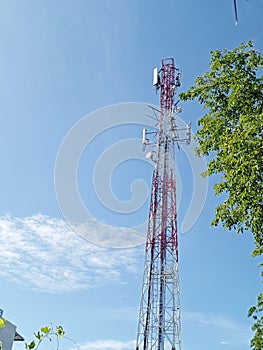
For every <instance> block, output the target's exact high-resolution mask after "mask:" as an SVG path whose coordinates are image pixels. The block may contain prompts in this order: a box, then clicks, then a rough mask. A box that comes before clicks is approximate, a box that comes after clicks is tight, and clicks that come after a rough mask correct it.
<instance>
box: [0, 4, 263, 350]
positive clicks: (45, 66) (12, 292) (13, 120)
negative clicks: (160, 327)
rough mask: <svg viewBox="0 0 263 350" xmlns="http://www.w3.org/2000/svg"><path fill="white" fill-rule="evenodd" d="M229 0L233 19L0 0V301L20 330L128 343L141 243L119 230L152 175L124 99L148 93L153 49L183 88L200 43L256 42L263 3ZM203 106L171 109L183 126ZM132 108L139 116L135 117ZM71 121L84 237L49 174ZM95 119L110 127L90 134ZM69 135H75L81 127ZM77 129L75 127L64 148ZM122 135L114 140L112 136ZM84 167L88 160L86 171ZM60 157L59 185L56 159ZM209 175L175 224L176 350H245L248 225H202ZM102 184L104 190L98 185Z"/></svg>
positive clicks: (90, 343) (261, 43)
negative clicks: (55, 330)
mask: <svg viewBox="0 0 263 350" xmlns="http://www.w3.org/2000/svg"><path fill="white" fill-rule="evenodd" d="M237 3H238V13H239V23H238V26H235V25H234V10H233V1H231V0H222V1H209V0H203V1H194V0H184V1H183V0H181V1H180V0H164V1H155V0H154V1H148V0H145V1H139V0H133V1H131V0H130V1H128V0H82V1H81V0H74V1H73V0H71V1H69V0H63V1H62V0H57V1H52V0H44V1H33V0H23V1H22V0H20V1H19V0H12V1H8V0H3V1H1V3H0V43H1V55H0V76H1V79H0V99H1V103H0V118H1V128H0V150H1V151H0V154H1V162H2V167H1V177H0V178H1V181H0V188H1V189H0V191H1V201H0V215H1V217H0V230H1V235H0V247H1V254H0V286H1V291H0V295H1V299H0V300H1V302H0V307H1V308H3V309H4V312H5V313H4V315H5V316H6V317H7V318H8V319H9V320H10V321H11V322H13V323H15V324H16V325H17V326H18V331H19V332H20V333H21V334H23V335H24V336H25V337H26V339H31V338H32V334H33V332H34V331H36V330H37V329H39V328H40V327H41V326H43V325H48V324H50V323H51V322H52V323H53V324H62V325H63V326H64V328H65V329H66V331H67V335H68V336H69V337H70V338H73V339H74V340H75V341H76V342H77V343H79V345H80V348H81V349H83V350H86V349H87V350H88V349H89V350H113V349H120V350H130V349H134V339H135V337H136V330H137V317H138V311H139V302H140V291H141V283H142V271H143V261H144V251H143V246H142V245H139V242H141V240H143V235H140V234H139V235H138V236H137V235H136V234H135V235H134V236H133V234H134V232H131V231H130V229H131V230H132V229H133V228H134V227H135V226H139V225H143V224H144V223H145V220H146V219H147V215H148V197H147V195H146V193H147V192H146V187H145V184H148V187H149V185H150V181H151V171H152V166H151V164H150V163H149V162H146V161H143V158H144V155H143V152H142V154H141V156H139V155H138V154H139V153H138V152H137V148H136V147H137V146H136V145H137V144H138V142H137V144H136V142H135V143H134V146H133V141H132V140H133V139H135V140H137V141H138V140H139V139H140V138H141V129H142V125H141V124H140V123H139V124H138V120H140V115H139V114H138V115H137V114H136V116H135V115H134V114H131V117H128V116H129V114H128V113H130V112H131V111H133V109H132V108H130V106H129V105H128V107H127V105H126V104H125V103H127V102H136V103H139V104H140V103H143V104H145V103H146V104H155V105H158V96H156V95H155V94H154V91H153V88H152V69H153V68H154V67H155V66H158V65H160V60H161V59H162V58H164V57H171V56H172V57H175V60H176V64H177V65H178V67H179V68H180V69H181V70H182V72H183V75H182V88H181V91H183V90H185V89H187V88H188V87H189V86H190V85H191V84H192V83H193V81H194V79H195V77H196V76H198V75H200V74H202V73H203V72H204V71H205V70H206V69H208V65H209V58H210V51H211V50H213V49H224V48H228V49H232V48H234V47H236V46H237V45H239V44H240V43H241V42H246V41H247V40H253V41H254V44H255V48H256V49H258V50H260V51H262V49H263V35H262V16H261V13H262V11H263V2H262V1H261V0H249V1H245V0H238V1H237ZM119 103H124V104H125V108H126V107H127V109H126V110H125V111H126V112H127V115H126V117H123V116H122V115H121V114H120V115H119V116H122V117H123V120H120V119H118V118H119V117H118V118H117V119H118V122H120V121H122V122H123V125H117V124H118V123H117V122H116V121H112V122H111V120H113V119H107V118H106V119H105V116H104V114H105V111H106V112H107V113H108V112H109V111H111V109H110V107H108V106H111V105H115V104H119ZM139 106H141V105H139ZM143 106H145V105H143ZM117 108H118V107H117ZM142 109H143V107H142ZM126 112H125V113H126ZM107 113H106V114H107ZM202 113H203V111H202V110H201V108H200V106H198V105H197V104H196V103H191V104H184V105H183V113H182V115H180V117H181V118H182V119H184V120H185V121H186V122H188V121H191V123H192V127H193V131H195V130H196V128H197V126H196V124H197V120H198V118H199V117H200V116H201V115H202ZM85 116H86V117H85ZM83 118H84V119H83ZM103 118H104V119H103ZM109 118H111V113H109ZM112 118H113V117H112ZM129 118H130V119H131V121H130V122H129V120H130V119H129ZM141 118H142V122H141V123H142V124H143V123H144V122H145V118H146V116H145V115H142V116H141ZM80 121H85V125H86V127H87V132H90V133H91V134H92V132H94V130H96V132H95V134H94V139H92V137H91V141H90V142H89V144H88V147H86V148H85V149H84V150H83V153H82V154H81V157H80V160H79V164H78V167H77V180H78V188H79V192H80V196H81V200H82V201H83V203H84V206H85V207H86V208H87V210H88V212H89V213H90V214H91V218H94V219H96V220H95V221H92V220H90V221H89V222H88V223H87V226H86V228H85V230H86V231H85V232H86V233H87V235H88V238H91V240H92V241H93V242H94V241H95V242H96V243H98V242H97V241H96V240H97V239H98V237H100V238H99V239H100V243H101V244H100V245H98V244H94V243H92V242H90V241H89V240H87V239H83V235H82V234H81V233H78V234H77V233H76V232H74V231H73V230H72V228H71V227H70V226H69V225H68V224H67V222H65V221H64V219H63V215H62V213H61V210H60V206H59V203H58V202H57V197H56V189H55V186H54V173H55V169H56V166H55V165H56V159H57V155H58V152H59V150H61V147H62V149H63V147H64V145H65V137H66V135H70V132H71V131H72V130H73V131H77V133H76V135H77V136H78V135H79V134H78V132H80V130H81V129H82V124H77V123H79V122H80ZM104 122H105V123H106V124H107V123H108V124H107V125H109V127H108V129H107V130H105V131H104V132H102V133H100V131H101V130H102V129H103V125H104V124H103V123H104ZM76 125H77V126H76ZM83 130H84V129H83ZM85 130H86V129H85ZM81 135H82V136H81V137H83V138H84V143H85V142H86V139H85V133H84V132H83V133H82V134H81ZM81 137H79V138H78V137H75V138H74V140H73V142H72V147H75V145H78V142H80V141H81V140H82V139H81ZM63 140H64V143H63ZM66 140H67V137H66ZM124 141H125V142H126V141H128V144H127V143H126V144H125V145H126V146H125V147H124V146H123V145H124V143H120V144H119V143H118V142H124ZM139 142H140V141H139ZM61 145H62V146H61ZM129 145H130V147H129ZM117 146H118V147H119V148H118V152H117V153H116V154H117V156H119V155H121V156H122V157H124V158H122V160H123V161H122V163H121V164H119V166H118V159H117V158H115V156H114V155H110V153H107V151H109V150H111V151H114V149H115V147H117ZM76 147H77V146H76ZM112 147H113V148H112ZM72 149H73V148H72ZM120 150H122V151H123V150H125V152H127V154H126V153H125V152H124V155H123V154H122V153H121V152H120ZM103 152H106V153H103ZM186 152H188V151H186ZM67 154H68V157H69V158H68V159H70V157H71V156H72V154H73V151H72V150H71V149H70V148H69V150H68V153H67ZM125 154H126V158H125ZM190 158H191V156H190ZM111 159H112V163H111ZM99 160H100V161H104V162H105V166H103V165H100V164H99V163H98V161H99ZM106 161H107V162H106ZM191 162H194V161H193V157H192V158H191V159H190V163H189V161H187V156H186V155H185V154H184V152H183V151H182V152H180V153H179V154H177V170H178V177H179V178H180V182H179V183H180V185H179V189H178V190H179V191H180V193H181V201H180V205H179V221H180V222H179V227H181V224H182V222H183V220H184V219H185V217H186V216H187V214H186V213H187V209H188V207H189V205H190V201H191V196H192V192H193V186H194V180H193V171H195V170H196V169H197V167H198V166H197V165H193V163H191ZM103 164H104V163H103ZM106 164H107V166H106ZM114 165H115V167H113V169H112V171H113V172H112V179H111V182H110V176H109V174H110V172H109V169H111V167H112V166H114ZM96 166H97V170H98V169H99V170H100V171H99V172H98V171H97V173H96V174H98V175H96V177H95V180H94V179H93V172H94V168H96ZM59 169H60V170H62V171H60V176H59V178H58V179H59V181H60V182H59V183H61V182H63V181H64V180H65V181H66V179H67V176H68V169H66V168H65V171H64V172H63V170H64V169H61V168H59ZM61 174H62V175H65V177H64V176H61ZM136 179H139V180H141V181H139V182H138V181H137V183H136V184H135V185H137V186H141V187H136V186H135V187H134V193H133V194H134V198H133V197H132V193H131V187H130V186H131V183H132V182H133V181H134V180H136ZM214 181H215V179H211V180H210V181H209V190H208V193H207V197H206V201H205V204H204V208H203V209H202V212H201V215H200V216H198V219H197V220H196V222H195V224H194V225H193V226H192V227H191V229H190V230H189V231H187V232H185V233H184V234H180V261H181V262H180V281H181V302H182V339H183V349H184V350H190V349H195V350H201V349H202V350H204V349H211V348H212V349H214V350H220V349H228V350H235V349H239V350H243V349H247V348H248V342H249V339H250V337H251V333H250V331H249V327H250V321H249V320H248V319H247V318H246V313H247V310H248V308H249V307H250V306H251V305H252V304H253V303H254V302H255V301H256V295H257V293H258V292H259V290H260V289H261V283H260V279H259V271H258V268H257V265H258V263H259V261H257V260H255V259H254V260H252V259H251V258H250V254H251V252H252V249H253V242H252V239H251V237H250V235H249V234H244V235H239V236H237V235H235V234H234V233H232V232H231V233H229V232H225V231H224V230H223V229H222V228H221V227H218V228H211V227H210V222H211V219H212V217H213V210H214V207H215V206H216V204H217V203H219V199H218V198H214V195H213V190H212V186H213V183H214ZM65 184H66V182H65ZM94 184H95V186H97V187H96V188H95V189H94ZM105 185H106V187H107V186H108V189H109V192H105V191H104V189H106V187H105ZM103 186H104V187H103ZM200 186H201V185H200ZM202 186H203V185H202ZM202 186H201V187H200V188H205V187H202ZM63 189H64V187H63ZM101 189H102V190H101ZM148 190H149V189H148ZM103 193H108V195H109V197H107V196H106V197H105V198H101V197H98V196H97V194H101V195H103ZM112 194H114V196H115V197H114V196H113V197H112V196H111V195H112ZM141 194H144V197H143V196H141V197H142V198H141V197H140V195H141ZM66 195H67V193H65V196H66ZM198 196H202V193H199V194H198ZM116 198H117V199H116ZM136 198H139V199H138V202H136V200H137V199H136ZM200 198H201V197H200ZM102 199H103V201H104V204H103V203H102ZM131 200H134V201H131ZM105 201H106V202H105ZM120 201H122V203H121V204H122V205H123V208H126V209H127V210H126V209H125V210H126V214H125V213H124V212H122V205H121V206H120V207H116V208H117V209H116V210H117V211H115V212H114V211H113V210H112V206H113V205H114V203H115V202H116V203H115V204H116V206H118V205H120ZM127 201H128V202H127ZM105 203H106V204H105ZM127 203H128V204H127ZM129 203H131V204H129ZM107 205H108V207H110V210H109V209H107ZM126 205H127V206H126ZM129 205H130V207H129ZM72 207H74V203H73V204H72ZM195 210H196V211H192V214H191V215H196V212H197V210H198V208H195ZM188 220H189V218H188ZM107 225H110V228H109V229H108V231H107ZM105 227H106V228H105ZM120 228H121V229H122V230H123V231H121V232H122V233H126V236H123V235H121V236H122V237H124V238H125V239H124V243H123V246H124V245H125V240H126V239H127V241H129V243H130V246H132V245H133V246H132V247H131V248H129V249H128V248H122V249H116V248H112V247H113V246H116V244H117V243H118V242H116V239H115V240H114V237H115V236H114V235H115V233H116V235H117V234H118V232H120ZM125 230H126V231H125ZM109 231H110V233H111V234H110V235H109V236H108V238H107V239H108V240H106V234H107V233H108V232H109ZM136 232H137V231H136ZM86 233H85V234H84V236H85V235H86ZM84 238H87V236H85V237H84ZM103 242H104V243H105V242H107V244H104V247H102V246H103ZM134 242H135V243H134ZM133 243H134V244H133ZM111 244H112V245H111ZM101 245H102V246H101ZM105 245H106V247H105ZM128 245H129V244H128ZM15 347H16V348H22V346H21V344H20V345H19V344H16V345H15ZM62 347H63V349H72V348H73V344H72V343H70V342H67V341H66V340H65V341H63V343H62Z"/></svg>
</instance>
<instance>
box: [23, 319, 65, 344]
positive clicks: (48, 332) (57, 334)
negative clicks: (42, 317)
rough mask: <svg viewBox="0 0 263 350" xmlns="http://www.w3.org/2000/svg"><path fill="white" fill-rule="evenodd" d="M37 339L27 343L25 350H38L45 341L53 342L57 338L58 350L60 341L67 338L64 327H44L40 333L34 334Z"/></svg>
mask: <svg viewBox="0 0 263 350" xmlns="http://www.w3.org/2000/svg"><path fill="white" fill-rule="evenodd" d="M34 336H35V338H36V339H33V340H32V341H31V342H30V343H25V348H26V349H27V350H37V349H38V347H39V346H40V344H41V343H42V342H43V340H45V339H47V340H49V341H52V340H53V338H55V340H56V343H57V346H56V349H58V348H59V341H60V339H61V338H63V337H64V336H65V331H64V329H63V327H62V326H56V327H54V326H53V325H51V326H46V327H42V328H41V329H40V331H38V332H37V333H34Z"/></svg>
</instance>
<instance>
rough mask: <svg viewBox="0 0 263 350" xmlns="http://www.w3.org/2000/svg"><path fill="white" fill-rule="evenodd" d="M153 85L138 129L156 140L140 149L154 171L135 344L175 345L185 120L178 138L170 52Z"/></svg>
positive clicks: (141, 348)
mask: <svg viewBox="0 0 263 350" xmlns="http://www.w3.org/2000/svg"><path fill="white" fill-rule="evenodd" d="M154 85H155V87H156V89H157V90H158V89H160V110H159V111H158V117H157V124H158V126H157V130H156V131H154V132H148V131H147V130H146V129H144V130H143V144H144V146H147V145H151V144H152V142H151V141H150V140H149V138H148V137H150V134H152V135H154V134H155V135H156V140H155V142H154V150H153V152H148V153H147V155H146V156H147V157H151V158H152V160H153V161H154V171H153V177H152V189H151V198H150V210H149V218H148V231H147V239H146V248H145V265H144V277H143V286H142V296H141V304H140V312H139V322H138V333H137V341H136V350H168V349H169V350H181V321H180V286H179V268H178V227H177V210H176V177H175V159H174V148H175V147H174V146H175V144H178V143H179V141H186V142H187V143H188V142H189V141H190V126H187V127H186V129H185V130H186V138H184V139H180V137H179V130H178V128H177V125H176V115H177V113H179V112H181V108H180V107H177V103H176V104H175V94H176V89H177V87H178V86H180V73H179V71H178V69H177V68H176V67H175V63H174V59H173V58H169V59H163V60H162V67H161V69H160V70H159V71H158V69H157V68H155V70H154ZM153 109H154V110H155V111H157V109H155V108H153ZM181 130H182V129H181Z"/></svg>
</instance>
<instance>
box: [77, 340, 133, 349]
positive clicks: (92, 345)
mask: <svg viewBox="0 0 263 350" xmlns="http://www.w3.org/2000/svg"><path fill="white" fill-rule="evenodd" d="M79 349H80V350H134V349H135V341H134V340H129V341H118V340H111V339H107V340H96V341H93V342H91V341H90V342H86V343H84V344H82V345H80V346H79Z"/></svg>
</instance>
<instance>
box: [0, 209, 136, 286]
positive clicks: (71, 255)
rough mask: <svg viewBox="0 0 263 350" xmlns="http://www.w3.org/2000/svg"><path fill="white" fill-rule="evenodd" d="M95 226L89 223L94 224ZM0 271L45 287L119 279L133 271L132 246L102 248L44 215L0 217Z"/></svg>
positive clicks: (12, 278) (10, 277)
mask: <svg viewBox="0 0 263 350" xmlns="http://www.w3.org/2000/svg"><path fill="white" fill-rule="evenodd" d="M93 229H94V227H93ZM0 246H1V254H0V277H2V278H4V279H7V280H9V281H12V282H16V283H18V284H20V285H23V286H24V287H29V288H32V289H36V290H42V291H47V292H67V291H72V290H83V289H87V288H91V287H94V286H99V285H102V284H105V283H108V282H114V281H116V282H119V281H124V280H125V277H124V276H126V275H127V273H134V272H135V271H137V266H138V265H137V259H136V257H137V255H138V253H135V251H136V249H135V248H134V249H105V248H101V247H99V246H96V245H94V244H92V243H89V242H88V241H85V240H84V239H82V238H80V237H79V236H78V235H77V234H76V233H75V232H73V231H72V230H71V229H70V228H69V226H68V225H67V224H66V223H65V222H64V221H63V220H60V219H55V218H50V217H48V216H45V215H41V214H38V215H34V216H30V217H24V218H17V217H13V216H10V215H7V216H2V217H0Z"/></svg>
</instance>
